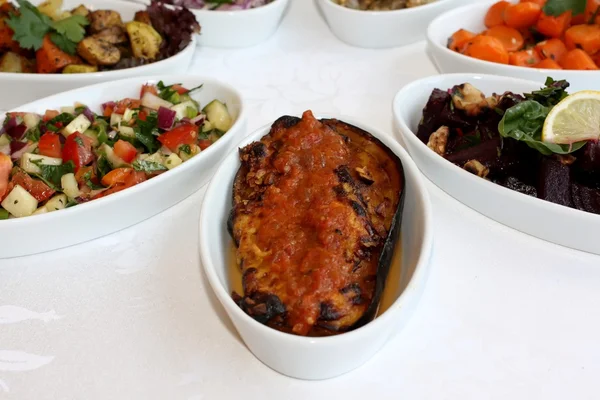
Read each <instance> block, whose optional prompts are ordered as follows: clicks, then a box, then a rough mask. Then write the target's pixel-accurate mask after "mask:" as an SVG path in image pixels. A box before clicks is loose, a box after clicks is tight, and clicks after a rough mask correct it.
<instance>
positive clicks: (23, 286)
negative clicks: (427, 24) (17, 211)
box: [0, 0, 600, 400]
mask: <svg viewBox="0 0 600 400" xmlns="http://www.w3.org/2000/svg"><path fill="white" fill-rule="evenodd" d="M292 3H293V4H292V6H291V9H290V10H289V12H288V14H287V16H286V17H285V20H284V22H283V24H282V26H281V27H280V29H279V31H278V33H277V34H276V35H275V36H274V37H273V38H271V39H270V40H269V41H268V42H266V43H264V44H262V45H260V46H258V47H254V48H249V49H242V50H225V51H224V50H218V49H208V48H202V49H199V51H198V52H197V54H196V57H195V61H194V63H193V66H192V68H191V71H190V72H191V73H194V74H201V75H205V76H211V77H216V78H220V79H223V80H224V81H227V82H229V83H231V84H233V85H235V86H237V87H239V88H240V89H241V90H242V91H243V93H244V94H245V96H246V98H247V99H248V101H249V105H250V110H251V112H250V120H249V128H250V130H254V129H255V128H258V127H260V126H262V125H264V124H266V123H269V122H271V121H272V120H273V119H275V118H277V117H279V116H281V115H283V114H290V113H291V114H297V113H300V112H302V111H303V110H305V109H309V108H310V109H313V110H314V111H316V112H320V113H327V112H331V113H342V114H347V115H350V116H352V117H354V118H356V119H359V120H363V121H365V122H368V123H371V124H373V125H375V126H377V127H380V128H383V129H387V130H388V131H390V132H391V127H392V119H391V118H392V116H391V101H392V98H393V96H394V94H395V93H396V91H397V90H398V89H399V88H400V87H401V86H402V85H404V84H406V83H407V82H409V81H411V80H413V79H415V78H418V77H422V76H427V75H431V74H434V73H435V69H434V68H433V66H432V65H431V63H430V62H429V60H428V58H427V57H426V55H425V52H424V45H423V44H422V43H420V44H416V45H412V46H408V47H405V48H400V49H389V50H377V51H376V50H362V49H356V48H352V47H349V46H347V45H344V44H343V43H341V42H339V41H338V40H337V39H336V38H335V37H333V36H332V35H331V34H330V32H329V30H328V29H327V27H326V25H325V23H324V22H323V20H322V19H321V18H320V16H319V15H318V12H317V10H316V9H315V5H314V4H313V2H311V1H308V0H295V1H293V2H292ZM428 186H429V188H430V191H431V194H432V201H433V207H434V214H435V215H434V217H435V254H434V257H433V260H432V268H431V273H430V275H429V277H428V281H427V285H426V289H425V292H424V294H423V297H422V299H421V301H420V303H419V306H418V309H417V311H416V312H415V313H414V315H413V317H412V319H411V320H410V322H409V323H408V325H407V326H406V327H405V329H403V330H402V331H400V332H398V334H397V335H396V336H395V337H394V338H393V339H392V340H391V341H390V342H389V343H388V345H387V346H386V347H385V348H384V349H383V350H382V351H381V352H380V353H379V354H378V355H376V356H375V357H374V358H373V359H372V360H371V361H369V362H368V363H367V364H365V365H364V366H363V367H361V368H359V369H357V370H355V371H353V372H351V373H349V374H347V375H345V376H342V377H339V378H336V379H332V380H328V381H321V382H304V381H299V380H294V379H290V378H287V377H284V376H281V375H279V374H277V373H275V372H273V371H272V370H270V369H269V368H267V367H265V366H264V365H263V364H261V363H260V362H259V361H258V360H257V359H255V358H254V357H253V355H252V354H251V353H250V352H249V351H248V350H247V349H246V347H245V346H244V345H243V343H242V342H241V341H240V338H239V336H238V335H237V334H236V332H235V331H234V329H233V327H232V325H231V323H230V322H229V320H228V319H227V317H226V316H225V314H224V312H223V310H222V309H221V306H220V305H219V304H218V302H217V301H216V299H215V297H214V296H213V294H212V292H211V291H210V288H209V286H208V284H207V282H206V279H205V277H204V276H203V274H202V272H201V266H200V261H199V256H198V252H197V238H198V233H197V231H198V223H197V221H198V214H199V206H200V202H201V200H202V196H203V192H204V190H201V191H200V192H198V193H196V194H195V195H193V196H191V197H190V198H188V199H186V200H185V201H183V202H181V203H180V204H178V205H177V206H175V207H173V208H171V209H169V210H168V211H165V212H163V213H162V214H160V215H157V216H156V217H154V218H151V219H149V220H147V221H145V222H143V223H141V224H139V225H137V226H134V227H131V228H129V229H126V230H124V231H121V232H118V233H115V234H113V235H110V236H107V237H104V238H101V239H98V240H95V241H92V242H89V243H85V244H82V245H78V246H74V247H71V248H68V249H64V250H59V251H54V252H50V253H46V254H41V255H36V256H30V257H24V258H18V259H11V260H0V398H7V399H103V400H104V399H117V398H119V399H132V398H136V399H189V400H192V399H193V400H200V399H261V400H262V399H264V400H267V399H294V400H295V399H297V400H305V399H309V398H310V399H321V398H335V399H354V398H357V399H358V398H365V397H366V398H370V399H436V400H437V399H461V400H465V399H501V400H506V399H597V398H598V392H599V389H600V383H599V380H598V376H599V374H600V339H599V338H600V318H599V317H598V310H597V309H598V306H599V305H600V257H596V256H592V255H588V254H584V253H580V252H576V251H572V250H568V249H565V248H562V247H560V246H555V245H552V244H548V243H545V242H542V241H540V240H537V239H535V238H532V237H529V236H526V235H523V234H520V233H518V232H516V231H514V230H512V229H509V228H506V227H504V226H501V225H499V224H497V223H494V222H492V221H490V220H489V219H487V218H485V217H483V216H481V215H479V214H477V213H475V212H474V211H472V210H470V209H468V208H466V207H465V206H463V205H461V204H460V203H458V202H457V201H455V200H453V199H452V198H450V197H449V196H447V195H446V194H445V193H443V192H441V191H440V190H439V189H437V187H435V186H434V185H432V184H429V185H428ZM23 240H27V238H26V237H24V238H23ZM0 241H1V238H0ZM0 245H1V243H0Z"/></svg>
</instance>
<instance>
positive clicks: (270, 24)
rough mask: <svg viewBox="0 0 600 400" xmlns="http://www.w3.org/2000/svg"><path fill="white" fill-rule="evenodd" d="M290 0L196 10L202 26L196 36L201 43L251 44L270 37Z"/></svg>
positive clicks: (209, 44) (195, 13)
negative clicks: (231, 8)
mask: <svg viewBox="0 0 600 400" xmlns="http://www.w3.org/2000/svg"><path fill="white" fill-rule="evenodd" d="M288 3H289V0H274V1H273V2H272V3H269V4H267V5H265V6H261V7H256V8H251V9H249V10H235V11H211V10H194V9H190V11H191V12H193V13H194V15H195V16H196V19H197V20H198V22H199V23H200V26H201V27H202V29H201V31H200V35H198V36H197V39H196V40H197V43H198V45H199V46H209V47H224V48H236V47H249V46H254V45H257V44H259V43H262V42H264V41H265V40H267V39H268V38H269V37H271V35H273V33H275V31H276V30H277V27H278V26H279V23H280V22H281V19H282V18H283V14H284V12H285V10H286V8H287V5H288Z"/></svg>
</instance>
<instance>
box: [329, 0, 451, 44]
mask: <svg viewBox="0 0 600 400" xmlns="http://www.w3.org/2000/svg"><path fill="white" fill-rule="evenodd" d="M461 1H462V0H461ZM318 2H319V6H320V8H321V11H322V12H323V15H324V17H325V20H326V21H327V24H328V25H329V28H330V29H331V31H332V32H333V34H334V35H335V36H337V37H338V39H340V40H341V41H343V42H346V43H347V44H349V45H351V46H356V47H364V48H371V49H379V48H388V47H399V46H403V45H406V44H410V43H414V42H418V41H419V40H423V39H424V38H425V31H426V27H427V25H428V24H429V23H430V22H431V20H432V19H433V18H435V17H436V16H438V15H439V14H441V13H443V12H444V11H446V10H449V9H451V8H452V7H455V6H456V4H457V3H458V0H438V1H436V2H435V3H431V4H425V5H422V6H419V7H413V8H405V9H402V10H393V11H362V10H354V9H351V8H347V7H344V6H341V5H339V4H336V3H334V2H333V1H332V0H318Z"/></svg>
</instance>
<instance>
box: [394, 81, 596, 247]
mask: <svg viewBox="0 0 600 400" xmlns="http://www.w3.org/2000/svg"><path fill="white" fill-rule="evenodd" d="M464 82H469V83H471V84H473V85H474V86H475V87H477V88H478V89H479V90H481V91H482V92H483V93H484V94H486V93H487V94H490V95H491V94H492V93H493V92H495V93H504V92H505V91H507V90H508V91H512V92H515V93H523V92H531V91H532V90H537V89H539V88H540V84H539V83H536V82H532V81H526V80H521V79H515V78H507V77H502V76H491V75H475V74H448V75H438V76H432V77H429V78H424V79H420V80H417V81H415V82H412V83H410V84H409V85H407V86H405V87H404V88H403V89H401V90H400V92H398V94H397V95H396V97H395V98H394V103H393V110H394V120H395V124H396V129H397V131H398V133H399V135H400V138H401V139H402V141H403V142H404V144H405V145H406V147H407V148H408V151H409V153H410V155H411V157H412V158H413V159H414V160H415V163H416V164H417V165H418V166H419V168H420V169H421V171H422V172H423V173H424V174H425V176H427V177H428V178H429V179H430V180H431V181H432V182H433V183H435V184H436V185H437V186H439V187H440V188H441V189H442V190H443V191H445V192H446V193H448V194H449V195H450V196H452V197H454V198H455V199H457V200H458V201H460V202H461V203H464V204H465V205H467V206H469V207H471V208H472V209H474V210H476V211H478V212H480V213H481V214H484V215H486V216H488V217H489V218H491V219H493V220H495V221H497V222H500V223H502V224H504V225H507V226H510V227H511V228H514V229H517V230H519V231H521V232H524V233H527V234H529V235H532V236H536V237H538V238H540V239H544V240H547V241H550V242H553V243H556V244H560V245H563V246H567V247H571V248H574V249H578V250H583V251H587V252H590V253H595V254H600V243H599V242H598V239H597V236H596V235H595V232H598V230H600V215H596V214H592V213H587V212H584V211H579V210H576V209H573V208H569V207H565V206H561V205H558V204H554V203H551V202H549V201H545V200H541V199H537V198H534V197H531V196H527V195H525V194H522V193H519V192H516V191H514V190H510V189H507V188H505V187H503V186H500V185H497V184H495V183H492V182H489V181H487V180H485V179H482V178H479V177H477V176H475V175H473V174H471V173H469V172H467V171H465V170H463V169H462V168H460V167H458V166H456V165H454V164H453V163H451V162H450V161H448V160H446V159H445V158H443V157H441V156H439V155H438V154H436V153H435V152H433V151H432V150H431V149H430V148H429V147H427V145H425V144H424V143H423V142H421V140H419V138H418V137H417V135H416V132H417V127H418V124H419V121H420V119H421V116H422V113H423V108H424V107H425V104H427V101H428V99H429V96H430V94H431V92H432V90H433V89H435V88H438V89H441V90H446V89H449V88H451V87H453V86H454V85H458V84H461V83H464Z"/></svg>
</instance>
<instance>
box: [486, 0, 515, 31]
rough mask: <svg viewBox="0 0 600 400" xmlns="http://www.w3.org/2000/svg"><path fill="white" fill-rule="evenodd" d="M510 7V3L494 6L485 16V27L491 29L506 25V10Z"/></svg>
mask: <svg viewBox="0 0 600 400" xmlns="http://www.w3.org/2000/svg"><path fill="white" fill-rule="evenodd" d="M508 6H510V3H509V2H508V1H499V2H497V3H495V4H493V5H492V6H491V7H490V8H489V10H488V12H487V13H486V14H485V20H484V22H485V26H486V27H488V28H491V27H493V26H496V25H502V24H504V10H506V7H508Z"/></svg>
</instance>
